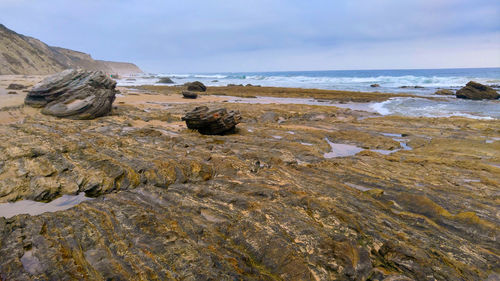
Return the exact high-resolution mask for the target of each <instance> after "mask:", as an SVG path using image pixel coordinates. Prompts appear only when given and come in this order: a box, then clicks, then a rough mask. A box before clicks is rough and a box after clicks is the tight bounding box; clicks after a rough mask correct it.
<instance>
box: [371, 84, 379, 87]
mask: <svg viewBox="0 0 500 281" xmlns="http://www.w3.org/2000/svg"><path fill="white" fill-rule="evenodd" d="M370 87H372V88H378V87H380V85H379V84H371V85H370Z"/></svg>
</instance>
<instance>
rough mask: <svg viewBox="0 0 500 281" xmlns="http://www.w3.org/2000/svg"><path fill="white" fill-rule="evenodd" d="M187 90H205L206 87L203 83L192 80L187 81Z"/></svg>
mask: <svg viewBox="0 0 500 281" xmlns="http://www.w3.org/2000/svg"><path fill="white" fill-rule="evenodd" d="M186 85H187V90H188V91H194V92H205V91H206V90H207V87H206V86H205V85H203V83H201V82H199V81H194V82H191V83H187V84H186Z"/></svg>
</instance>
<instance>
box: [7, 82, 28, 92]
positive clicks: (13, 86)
mask: <svg viewBox="0 0 500 281" xmlns="http://www.w3.org/2000/svg"><path fill="white" fill-rule="evenodd" d="M26 88H28V87H26V86H24V85H21V84H15V83H12V84H10V85H9V86H8V87H7V90H23V89H26Z"/></svg>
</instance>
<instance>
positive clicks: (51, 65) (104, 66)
mask: <svg viewBox="0 0 500 281" xmlns="http://www.w3.org/2000/svg"><path fill="white" fill-rule="evenodd" d="M68 68H84V69H89V70H102V71H105V72H107V73H116V74H121V75H124V74H134V73H141V72H142V71H141V69H139V67H137V66H136V65H135V64H132V63H124V62H108V61H100V60H94V59H92V57H91V56H90V55H89V54H86V53H82V52H78V51H73V50H69V49H64V48H59V47H52V46H48V45H47V44H45V43H43V42H42V41H40V40H38V39H35V38H32V37H28V36H24V35H22V34H18V33H16V32H14V31H12V30H10V29H8V28H6V27H5V26H4V25H2V24H0V74H51V73H55V72H59V71H62V70H64V69H68Z"/></svg>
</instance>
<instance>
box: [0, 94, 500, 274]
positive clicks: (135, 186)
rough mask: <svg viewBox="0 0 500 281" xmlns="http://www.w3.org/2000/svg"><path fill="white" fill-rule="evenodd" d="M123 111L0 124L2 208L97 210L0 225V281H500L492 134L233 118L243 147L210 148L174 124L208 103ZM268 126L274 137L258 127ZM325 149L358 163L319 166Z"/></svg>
mask: <svg viewBox="0 0 500 281" xmlns="http://www.w3.org/2000/svg"><path fill="white" fill-rule="evenodd" d="M124 94H125V95H127V93H124ZM147 97H149V96H147V95H144V99H145V101H146V100H147ZM133 98H134V99H133V100H137V96H136V95H135V96H133ZM119 99H120V98H119ZM121 101H122V103H118V106H117V109H116V110H115V111H114V114H113V115H112V116H105V117H102V118H98V119H95V120H74V121H69V120H64V119H59V118H54V117H52V116H47V115H42V114H40V113H34V115H32V116H31V115H29V116H26V117H24V118H22V119H19V121H17V122H13V123H10V124H3V125H0V132H1V134H0V202H7V201H9V200H10V201H13V200H20V199H35V200H38V201H49V200H52V199H53V198H56V197H58V196H60V195H62V194H77V193H78V192H85V193H86V194H87V195H89V196H92V197H96V199H94V200H90V201H86V202H84V203H81V204H80V205H77V206H76V207H74V208H72V209H69V210H66V211H61V212H56V213H44V214H42V215H39V216H28V215H18V216H15V217H12V218H9V219H3V218H0V274H1V278H2V279H5V280H134V279H135V280H155V279H156V280H179V279H183V280H209V279H212V280H434V279H436V280H485V279H487V278H488V276H495V273H498V272H499V271H500V258H499V254H500V253H499V249H498V239H499V238H500V237H499V231H498V227H499V225H500V221H499V218H498V215H497V213H498V207H497V206H498V202H497V200H498V186H499V185H500V177H499V175H500V168H499V166H497V165H500V155H499V154H498V153H497V152H498V151H499V150H500V141H493V142H486V140H494V139H495V138H498V137H500V124H499V122H497V121H496V120H490V121H488V120H472V119H466V118H449V119H448V118H439V119H437V118H406V117H394V116H393V117H378V118H362V119H358V117H361V116H363V115H361V113H359V112H355V111H350V110H347V109H337V108H332V107H324V106H307V105H272V104H271V105H252V106H248V105H245V104H231V108H232V109H234V110H238V111H240V112H241V116H242V120H241V123H240V124H239V125H238V127H239V132H238V134H232V135H225V136H203V135H200V134H199V133H198V132H193V131H191V130H189V129H188V128H187V127H186V126H185V125H184V123H183V122H182V121H181V118H182V117H183V116H184V114H185V112H189V111H190V110H192V109H193V107H194V106H208V105H210V106H213V105H214V104H213V103H212V104H209V103H207V104H203V103H200V104H196V105H194V104H192V103H189V104H169V107H168V108H165V107H164V106H163V105H162V104H151V103H147V102H144V103H143V104H142V105H141V104H137V103H135V104H133V105H131V104H128V103H127V99H126V97H125V98H122V100H121ZM196 101H198V100H196ZM222 105H223V104H219V106H222ZM268 112H273V113H274V115H275V116H276V118H278V119H280V120H282V122H279V123H278V122H263V121H261V116H263V115H264V114H266V113H268ZM313 116H322V118H312V117H313ZM363 117H364V116H363ZM277 136H279V138H278V137H277ZM325 138H328V139H329V140H331V141H335V142H338V143H349V144H353V145H356V146H359V147H362V148H365V149H367V150H364V151H361V152H360V153H358V154H356V155H354V156H350V157H344V158H332V159H325V158H324V157H323V154H324V153H326V152H328V151H330V149H331V148H330V146H329V144H328V143H327V142H326V141H325ZM394 138H398V139H400V138H405V139H406V142H407V143H408V145H409V146H411V147H412V150H400V151H398V152H395V153H392V154H390V155H383V154H380V153H376V152H373V151H368V149H386V150H391V149H396V148H399V146H400V144H399V141H397V140H394ZM353 186H354V187H356V186H360V187H363V188H364V189H367V191H361V190H360V189H358V188H354V187H353Z"/></svg>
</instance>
